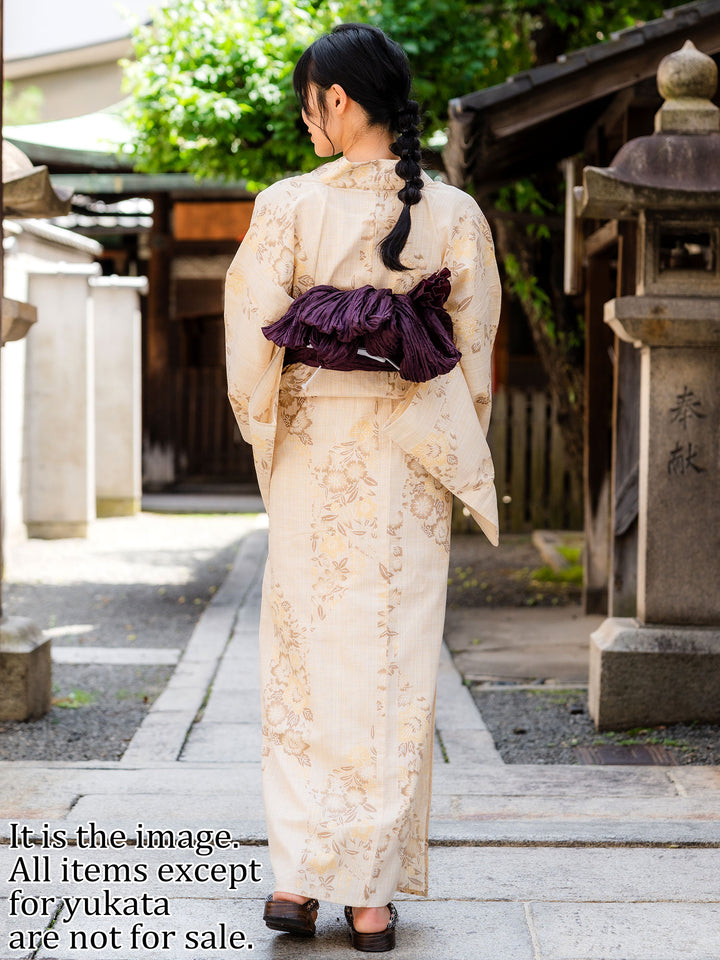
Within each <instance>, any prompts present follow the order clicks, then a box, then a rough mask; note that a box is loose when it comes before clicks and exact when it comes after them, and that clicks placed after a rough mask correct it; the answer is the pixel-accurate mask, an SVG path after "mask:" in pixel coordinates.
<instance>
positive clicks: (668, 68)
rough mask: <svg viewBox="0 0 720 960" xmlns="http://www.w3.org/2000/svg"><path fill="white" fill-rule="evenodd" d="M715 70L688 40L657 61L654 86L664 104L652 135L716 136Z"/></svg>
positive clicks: (718, 114) (718, 119)
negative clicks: (679, 48)
mask: <svg viewBox="0 0 720 960" xmlns="http://www.w3.org/2000/svg"><path fill="white" fill-rule="evenodd" d="M717 83H718V69H717V65H716V64H715V61H714V60H713V59H712V57H708V55H707V54H705V53H701V51H700V50H698V49H697V48H696V47H695V45H694V44H693V42H692V40H686V41H685V45H684V46H683V48H682V50H677V51H676V52H675V53H670V54H668V56H667V57H665V58H664V59H663V60H661V61H660V66H659V67H658V73H657V86H658V90H659V91H660V96H661V97H662V98H663V99H664V100H665V103H664V104H663V105H662V107H661V108H660V110H659V111H658V113H657V114H656V116H655V132H656V133H717V132H718V131H719V130H720V109H718V108H717V107H716V106H715V105H714V104H713V103H711V102H710V101H711V100H712V98H713V97H714V96H715V91H716V90H717Z"/></svg>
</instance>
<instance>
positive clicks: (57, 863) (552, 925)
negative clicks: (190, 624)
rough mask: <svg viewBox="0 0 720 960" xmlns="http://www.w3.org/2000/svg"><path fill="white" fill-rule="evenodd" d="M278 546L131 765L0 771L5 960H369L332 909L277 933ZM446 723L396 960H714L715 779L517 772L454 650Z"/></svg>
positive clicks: (443, 714)
mask: <svg viewBox="0 0 720 960" xmlns="http://www.w3.org/2000/svg"><path fill="white" fill-rule="evenodd" d="M265 550H266V533H265V531H263V530H262V529H256V530H254V531H253V532H251V533H249V535H248V536H246V537H245V539H244V540H243V542H242V545H241V547H240V549H239V551H238V554H237V557H236V560H235V564H234V566H233V569H232V571H231V572H230V573H229V575H228V577H227V579H226V581H225V583H224V585H223V587H222V588H221V589H220V590H219V591H218V592H217V594H216V595H215V597H214V599H213V601H212V602H211V603H210V605H209V606H208V607H207V609H206V610H205V612H204V613H203V615H202V617H201V619H200V620H199V622H198V624H197V626H196V628H195V631H194V633H193V636H192V638H191V640H190V642H189V644H188V645H187V647H186V649H185V651H184V653H183V655H182V657H181V658H180V660H179V662H178V664H177V666H176V668H175V671H174V673H173V675H172V678H171V680H170V683H169V684H168V686H167V689H166V690H165V692H164V693H163V694H162V695H161V696H160V697H159V698H158V700H157V701H156V702H155V703H154V705H153V707H152V709H151V711H150V712H149V714H148V715H147V717H146V719H145V721H144V722H143V724H142V726H141V727H140V728H139V729H138V731H137V733H136V734H135V736H134V738H133V740H132V741H131V743H130V744H129V746H128V749H127V751H126V752H125V755H124V756H123V758H122V760H121V761H118V762H109V763H102V762H83V763H61V762H58V763H44V764H36V763H30V762H16V763H11V762H5V763H0V812H2V815H3V817H4V820H3V822H2V825H1V829H0V874H1V875H2V878H3V881H4V885H5V889H4V892H3V893H2V901H1V902H0V960H11V958H33V960H43V958H53V960H75V958H98V960H142V958H152V960H160V958H166V960H181V958H183V960H184V958H193V960H211V958H222V960H230V958H233V957H236V956H237V957H243V956H246V955H248V956H252V957H255V958H257V960H266V958H274V960H283V958H287V960H301V958H305V957H307V958H313V960H315V958H328V960H334V958H341V957H343V958H345V957H349V956H353V955H356V954H354V953H353V952H351V948H350V946H349V943H348V937H347V931H346V928H345V923H344V920H343V919H342V910H341V908H339V907H338V906H337V905H331V904H322V905H321V911H320V919H319V927H318V931H319V932H318V936H317V937H316V938H315V939H314V940H313V941H310V942H305V941H299V940H296V939H293V938H291V937H289V936H286V935H278V934H273V933H272V932H270V931H269V930H267V928H265V926H264V924H263V923H262V920H261V910H262V899H263V898H264V897H265V896H266V895H267V894H268V893H269V892H270V891H271V890H272V877H271V873H270V865H269V860H268V856H267V846H266V832H265V825H264V821H263V811H262V798H261V785H260V766H259V761H258V756H259V745H260V717H259V708H258V703H257V656H258V654H257V624H258V618H259V610H260V584H261V577H262V570H263V564H264V558H265ZM532 613H533V611H528V614H529V617H530V623H525V621H524V620H523V621H522V622H521V620H520V619H515V621H513V622H514V624H515V626H514V627H513V623H512V622H506V623H505V625H504V627H503V629H508V630H509V629H511V628H512V629H516V631H517V643H518V647H520V646H521V645H522V643H523V642H524V641H523V634H524V633H527V631H528V630H529V629H530V628H531V626H532ZM555 613H557V616H558V617H560V613H561V611H555ZM450 623H452V621H450ZM448 639H449V642H450V645H451V646H453V647H454V648H456V647H457V638H454V637H453V636H450V637H449V638H448ZM574 669H575V668H572V670H573V671H574ZM572 676H573V679H575V677H576V674H575V673H574V672H573V673H572ZM436 726H437V749H436V751H435V761H434V785H433V788H434V789H433V806H432V819H431V824H430V836H431V850H430V866H431V887H430V896H429V899H428V900H418V899H415V898H407V897H402V896H401V897H398V898H397V900H398V906H399V912H400V925H399V928H398V947H397V949H396V950H395V952H394V954H392V955H393V956H395V957H397V958H398V960H406V958H407V960H486V958H487V960H720V849H718V848H720V802H719V801H720V769H718V768H713V767H625V766H623V767H588V766H578V767H575V766H549V765H544V766H519V765H513V766H506V765H504V764H503V763H502V761H501V759H500V757H499V755H498V753H497V751H496V750H495V748H494V745H493V743H492V739H491V737H490V735H489V733H488V731H487V729H486V727H485V724H484V723H483V721H482V718H481V717H480V715H479V713H478V711H477V709H476V707H475V705H474V703H473V701H472V698H471V696H470V694H469V692H468V690H467V689H466V687H465V686H464V685H463V684H462V682H461V678H460V675H459V674H458V672H457V669H456V667H455V665H454V664H453V661H452V659H451V658H450V655H449V653H448V652H447V650H445V651H444V654H443V659H442V664H441V671H440V678H439V686H438V703H437V718H436ZM90 824H93V825H94V826H90ZM139 825H140V826H139ZM93 831H94V833H93Z"/></svg>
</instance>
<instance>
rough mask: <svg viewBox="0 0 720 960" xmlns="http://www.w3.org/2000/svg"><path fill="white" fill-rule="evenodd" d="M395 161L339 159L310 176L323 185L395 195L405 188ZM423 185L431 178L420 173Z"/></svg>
mask: <svg viewBox="0 0 720 960" xmlns="http://www.w3.org/2000/svg"><path fill="white" fill-rule="evenodd" d="M397 162H398V161H397V160H393V159H380V160H347V159H346V158H345V157H339V158H338V159H337V160H332V161H331V162H330V163H324V164H323V165H322V166H321V167H318V168H317V170H314V171H313V172H312V173H311V174H310V176H311V177H317V179H318V180H321V181H322V182H323V183H327V184H328V185H330V186H333V187H345V188H351V189H353V188H354V189H356V190H387V191H388V192H389V193H397V192H398V191H399V190H402V188H403V187H404V186H405V181H404V180H403V179H402V178H401V177H399V176H398V175H397V173H395V166H396V164H397ZM421 176H422V179H423V181H424V183H426V184H427V183H432V180H431V178H430V177H429V176H428V175H427V174H426V173H425V171H424V170H423V171H422V174H421Z"/></svg>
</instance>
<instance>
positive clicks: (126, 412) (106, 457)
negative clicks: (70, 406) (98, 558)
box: [90, 277, 148, 517]
mask: <svg viewBox="0 0 720 960" xmlns="http://www.w3.org/2000/svg"><path fill="white" fill-rule="evenodd" d="M90 287H91V289H92V297H93V303H94V311H93V312H94V316H95V464H96V472H95V486H96V498H97V499H96V503H97V515H98V517H119V516H131V515H133V514H135V513H138V512H139V510H140V500H141V496H142V466H141V458H142V432H141V412H142V408H141V380H142V369H141V344H140V337H141V326H140V303H139V298H140V295H141V294H145V293H147V288H148V283H147V279H146V278H145V277H95V278H92V279H91V280H90Z"/></svg>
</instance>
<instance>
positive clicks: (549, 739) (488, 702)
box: [471, 687, 720, 764]
mask: <svg viewBox="0 0 720 960" xmlns="http://www.w3.org/2000/svg"><path fill="white" fill-rule="evenodd" d="M471 692H472V695H473V697H474V699H475V703H476V704H477V706H478V709H479V710H480V713H481V714H482V717H483V720H484V721H485V723H486V724H487V726H488V729H489V730H490V733H491V734H492V736H493V739H494V741H495V746H496V747H497V749H498V750H499V751H500V755H501V757H502V759H503V761H504V762H505V763H580V762H583V761H582V760H581V759H580V757H579V756H578V753H577V748H578V747H593V746H606V745H612V746H619V747H625V748H628V751H627V752H629V748H631V747H633V746H638V745H639V746H661V747H665V748H666V749H667V750H668V752H669V753H670V754H671V755H672V756H673V757H674V759H675V760H676V762H677V763H679V764H686V763H697V764H720V725H717V724H686V723H673V724H667V725H665V726H660V727H650V728H642V729H636V730H626V731H622V732H617V733H615V732H608V733H598V732H597V731H596V730H595V727H594V725H593V722H592V720H591V719H590V716H589V714H588V712H587V691H585V690H542V689H538V690H517V689H512V688H511V687H510V688H508V689H507V690H483V689H482V688H479V687H473V688H471ZM620 752H621V753H622V752H625V751H620ZM627 759H628V760H629V759H630V757H628V758H627Z"/></svg>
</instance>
